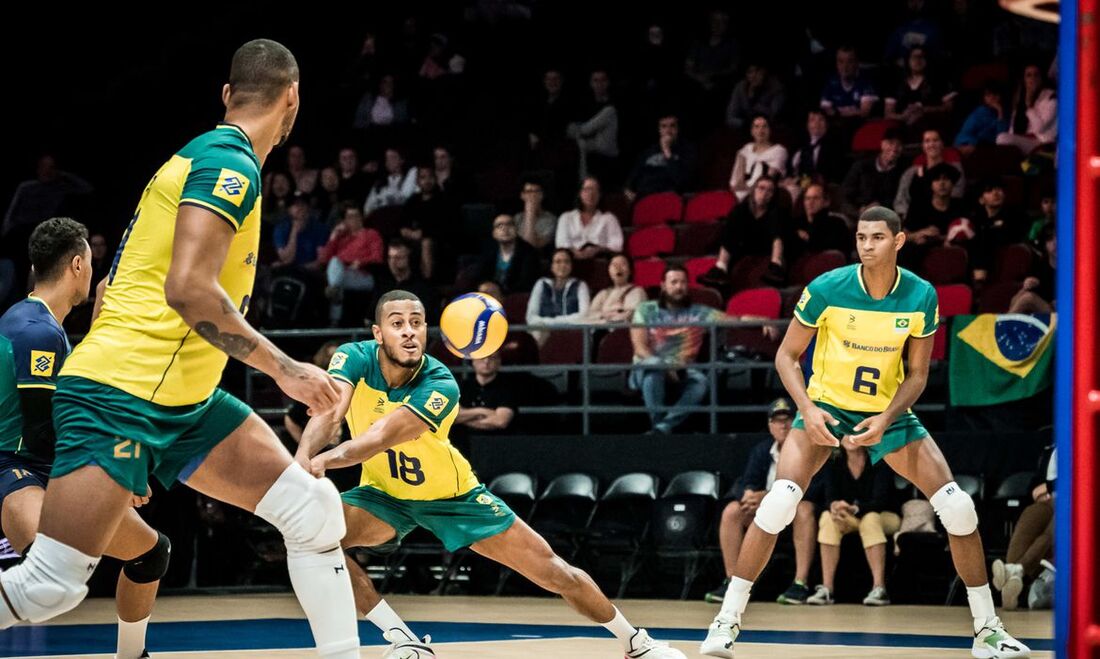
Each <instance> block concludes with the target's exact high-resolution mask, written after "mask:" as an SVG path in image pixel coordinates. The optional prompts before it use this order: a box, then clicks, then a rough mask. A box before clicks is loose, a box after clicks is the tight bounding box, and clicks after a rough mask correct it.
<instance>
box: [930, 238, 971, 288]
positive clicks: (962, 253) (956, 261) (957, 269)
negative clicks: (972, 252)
mask: <svg viewBox="0 0 1100 659" xmlns="http://www.w3.org/2000/svg"><path fill="white" fill-rule="evenodd" d="M966 269H967V255H966V250H965V249H963V248H962V247H954V246H951V245H945V246H941V247H933V248H932V249H930V250H928V255H927V256H925V257H924V263H922V264H921V274H923V275H924V278H925V279H927V280H928V281H930V282H932V283H933V284H934V285H936V286H941V285H943V284H958V283H961V282H964V281H966Z"/></svg>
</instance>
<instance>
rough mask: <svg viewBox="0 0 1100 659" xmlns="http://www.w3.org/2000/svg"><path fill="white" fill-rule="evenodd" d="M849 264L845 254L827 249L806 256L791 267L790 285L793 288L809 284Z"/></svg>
mask: <svg viewBox="0 0 1100 659" xmlns="http://www.w3.org/2000/svg"><path fill="white" fill-rule="evenodd" d="M847 262H848V259H847V258H846V257H845V256H844V253H843V252H841V251H839V250H835V249H827V250H825V251H824V252H818V253H817V254H806V255H805V256H803V257H802V258H800V259H798V260H797V261H795V262H794V265H792V266H791V276H790V283H791V285H792V286H795V285H798V286H801V285H802V284H808V283H810V282H811V281H813V280H814V278H815V277H817V276H818V275H822V274H825V273H826V272H828V271H830V270H835V269H836V268H839V267H841V266H843V265H844V264H846V263H847Z"/></svg>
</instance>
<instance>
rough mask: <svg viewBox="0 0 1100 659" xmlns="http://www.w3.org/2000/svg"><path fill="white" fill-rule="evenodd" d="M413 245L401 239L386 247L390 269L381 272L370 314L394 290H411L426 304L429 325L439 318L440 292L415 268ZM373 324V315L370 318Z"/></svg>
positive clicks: (369, 308) (369, 320)
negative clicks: (381, 298)
mask: <svg viewBox="0 0 1100 659" xmlns="http://www.w3.org/2000/svg"><path fill="white" fill-rule="evenodd" d="M412 254H413V248H412V246H410V245H409V243H408V242H406V241H404V240H402V239H401V238H395V239H393V240H391V241H390V243H389V245H388V246H387V247H386V271H385V272H382V273H380V274H379V276H378V277H377V281H376V283H375V286H374V297H373V299H372V300H371V302H370V304H369V305H367V313H368V314H369V315H371V316H373V315H374V307H375V304H376V303H377V301H378V299H379V298H380V297H382V296H383V295H385V294H386V293H389V292H390V291H393V290H398V289H400V290H403V291H408V292H410V293H412V294H413V295H415V296H416V297H418V298H420V301H421V302H423V303H424V314H425V320H426V321H427V322H428V324H429V325H435V324H436V323H437V322H438V321H439V311H440V308H439V292H438V290H437V289H436V287H435V286H432V285H431V284H429V283H428V281H427V280H426V279H424V278H423V277H421V276H420V274H419V273H418V272H417V271H416V270H414V269H413V267H412V265H413V264H412ZM365 320H366V322H367V326H368V327H369V326H370V324H371V322H372V320H373V319H372V318H366V319H365Z"/></svg>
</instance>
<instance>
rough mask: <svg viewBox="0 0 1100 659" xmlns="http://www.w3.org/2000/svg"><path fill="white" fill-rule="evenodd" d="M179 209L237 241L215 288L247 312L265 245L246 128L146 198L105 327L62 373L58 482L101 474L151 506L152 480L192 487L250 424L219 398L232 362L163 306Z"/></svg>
mask: <svg viewBox="0 0 1100 659" xmlns="http://www.w3.org/2000/svg"><path fill="white" fill-rule="evenodd" d="M181 206H196V207H199V208H203V209H205V210H207V211H209V212H210V213H211V214H212V217H211V220H210V221H211V222H217V221H222V222H225V223H226V224H228V225H229V226H230V227H231V228H232V229H233V232H234V236H233V239H232V242H231V244H230V247H229V251H228V253H227V255H226V260H225V264H224V265H223V266H222V271H221V273H220V275H219V277H218V281H219V283H220V284H221V287H222V288H223V289H224V290H225V292H226V293H227V294H228V295H229V297H230V299H231V300H232V301H233V304H234V305H235V306H237V307H238V308H239V309H240V310H241V311H242V312H244V311H245V310H246V309H247V307H248V301H249V296H250V295H251V294H252V285H253V282H254V280H255V276H256V255H257V252H258V250H259V240H260V161H259V159H258V158H257V157H256V154H255V152H254V151H253V149H252V144H251V142H250V141H249V139H248V136H247V135H245V133H244V132H243V131H242V130H241V129H240V128H238V127H236V126H233V125H230V124H220V125H218V126H217V128H215V129H214V130H211V131H209V132H207V133H204V134H202V135H200V136H199V137H197V138H195V139H194V140H192V141H191V142H189V143H188V144H187V145H186V146H184V147H183V148H182V149H180V150H179V152H177V153H176V154H175V155H173V156H172V157H171V158H170V159H169V160H168V161H167V162H165V163H164V164H163V165H162V166H161V167H160V169H158V170H157V173H156V174H155V175H154V176H153V178H152V179H151V180H150V181H149V183H148V185H147V186H146V187H145V191H144V192H143V193H142V195H141V200H140V201H139V202H138V205H137V208H136V209H135V211H134V214H133V217H132V218H131V220H130V225H129V226H128V227H127V228H126V232H125V233H124V234H123V237H122V242H121V244H120V245H119V249H118V252H117V253H116V255H115V261H114V263H113V264H112V266H111V270H110V272H109V273H108V275H107V288H106V292H105V294H104V298H103V306H102V310H101V312H100V314H99V317H98V318H96V321H95V323H93V325H92V328H91V330H90V331H89V333H88V335H87V336H86V337H85V338H84V340H83V341H82V342H81V343H80V344H79V345H78V346H77V347H76V348H75V349H74V350H73V353H72V355H70V357H69V359H68V360H67V362H66V363H65V366H64V368H63V369H62V370H61V377H60V379H59V380H58V387H57V393H56V394H55V397H54V421H55V425H56V427H57V436H58V441H57V459H56V461H55V463H54V468H53V472H52V476H54V477H56V476H61V475H64V474H66V473H69V472H70V471H73V470H74V469H77V468H79V467H81V466H83V465H85V464H96V465H99V466H100V467H101V468H103V469H104V470H105V471H107V472H108V473H109V474H111V476H112V477H113V478H114V479H115V480H116V481H118V482H119V483H120V484H121V485H123V486H124V487H128V488H130V489H131V490H132V491H134V492H137V493H140V494H144V493H145V488H146V485H147V473H148V471H149V470H150V469H152V471H153V473H154V474H155V475H156V476H157V477H158V479H160V480H161V481H162V482H164V483H165V485H169V484H171V482H172V481H174V480H176V479H177V478H180V479H185V478H186V477H187V476H188V475H190V472H191V471H193V469H194V468H196V467H197V466H198V464H199V463H200V462H201V460H202V458H204V457H205V455H206V454H207V453H208V452H209V451H210V449H211V448H213V446H214V445H216V444H217V443H218V442H220V441H221V440H222V439H224V438H225V436H226V435H228V434H229V433H230V432H232V431H233V430H234V429H236V428H237V426H239V425H240V424H241V423H242V422H243V421H244V419H245V417H247V415H248V413H249V411H248V408H247V407H246V406H245V405H244V404H243V403H241V402H240V401H238V400H236V399H235V398H233V397H232V396H230V395H229V394H227V393H225V392H224V391H221V390H220V389H218V388H217V385H218V382H219V381H220V380H221V375H222V370H223V369H224V368H225V364H226V360H227V359H228V357H227V356H226V354H225V353H223V352H222V351H220V350H218V349H217V348H215V347H214V346H212V345H210V344H209V343H207V342H206V340H204V339H203V338H202V337H200V336H199V335H198V334H197V333H196V332H195V331H194V330H192V329H191V328H190V327H189V326H188V325H187V323H185V322H184V320H183V318H182V317H180V315H179V314H178V313H176V312H175V311H174V310H173V309H172V308H170V307H169V306H168V304H167V303H166V302H165V298H164V282H165V279H166V278H167V275H168V268H169V266H170V265H171V263H172V246H173V242H174V238H175V227H176V215H177V214H178V212H179V209H180V207H181ZM215 218H216V219H215Z"/></svg>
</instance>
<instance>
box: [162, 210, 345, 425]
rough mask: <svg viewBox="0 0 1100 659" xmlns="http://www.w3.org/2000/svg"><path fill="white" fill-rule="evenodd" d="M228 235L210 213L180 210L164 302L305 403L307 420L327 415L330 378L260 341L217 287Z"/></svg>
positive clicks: (332, 399) (332, 396) (332, 394)
mask: <svg viewBox="0 0 1100 659" xmlns="http://www.w3.org/2000/svg"><path fill="white" fill-rule="evenodd" d="M233 235H234V234H233V229H232V227H230V226H229V224H228V223H226V222H225V221H224V220H222V219H221V218H220V217H218V216H217V215H215V214H214V213H212V212H211V211H208V210H206V209H203V208H199V207H197V206H191V205H184V206H180V209H179V214H178V215H177V216H176V233H175V239H174V241H173V245H172V263H171V265H170V266H169V268H168V276H167V278H166V279H165V282H164V298H165V301H166V302H167V303H168V306H170V307H171V308H172V309H173V310H174V311H175V312H176V313H178V314H179V315H180V316H181V317H182V318H183V320H184V322H186V323H187V324H188V325H189V326H190V327H191V328H193V329H194V330H195V332H196V333H197V334H198V335H199V336H201V337H202V338H204V339H206V341H208V342H209V343H210V344H211V345H213V346H214V347H215V348H218V349H219V350H221V351H222V352H224V353H226V354H227V355H229V356H230V357H232V358H234V359H238V360H240V361H242V362H244V363H246V364H248V365H249V366H252V367H254V368H256V369H258V370H260V371H262V372H264V373H266V374H267V375H269V376H271V377H272V378H273V379H274V380H275V382H276V383H277V384H278V385H279V388H280V389H282V390H283V391H284V392H286V394H287V395H288V396H290V397H291V398H293V399H295V400H298V401H301V402H303V403H305V404H306V405H307V406H308V407H309V408H310V414H319V413H322V412H324V411H326V410H328V409H329V408H331V407H332V406H333V405H335V404H336V401H337V399H338V393H337V391H336V386H335V384H333V380H332V378H331V377H329V375H328V374H327V373H325V371H323V370H322V369H320V368H317V367H316V366H314V365H313V364H305V363H302V362H297V361H295V360H293V359H291V358H290V357H288V356H287V355H286V353H284V352H283V351H282V350H279V349H278V348H277V347H275V344H273V343H271V341H269V340H267V339H266V338H264V337H263V336H261V335H260V333H259V332H257V331H256V330H255V329H254V328H253V327H252V326H251V325H249V324H248V322H247V321H246V320H245V319H244V316H242V315H241V312H240V311H238V310H237V304H236V303H234V302H233V301H232V300H230V299H229V296H228V295H227V294H226V292H225V289H223V288H222V287H221V284H220V283H219V281H218V277H219V275H220V274H221V271H222V265H224V263H225V258H226V254H228V252H229V245H230V244H231V243H232V242H233Z"/></svg>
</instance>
